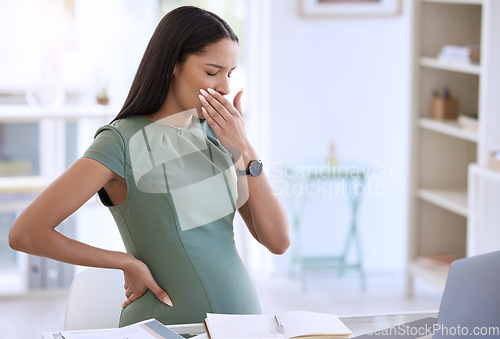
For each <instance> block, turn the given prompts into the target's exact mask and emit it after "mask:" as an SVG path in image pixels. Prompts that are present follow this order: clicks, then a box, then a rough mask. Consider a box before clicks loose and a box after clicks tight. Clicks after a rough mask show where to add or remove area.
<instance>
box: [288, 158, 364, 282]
mask: <svg viewBox="0 0 500 339" xmlns="http://www.w3.org/2000/svg"><path fill="white" fill-rule="evenodd" d="M367 171H368V169H367V167H366V166H365V165H363V164H354V163H352V164H348V163H346V164H345V165H344V164H339V165H335V166H328V165H326V164H312V165H300V164H289V165H286V166H285V169H284V173H285V184H286V192H287V196H288V197H289V202H288V205H289V208H290V211H291V214H292V232H293V237H294V239H295V241H293V242H292V268H291V271H292V272H293V271H294V270H298V272H299V276H300V279H301V283H302V288H303V289H305V272H306V271H307V270H311V269H322V268H334V269H338V270H340V272H341V273H342V272H343V270H344V269H347V268H350V269H356V270H357V271H359V275H360V280H361V287H362V289H363V290H364V289H365V287H366V279H365V275H364V271H363V264H362V253H361V241H360V239H359V233H358V221H357V215H358V207H359V203H360V200H361V196H362V195H363V194H364V192H365V177H366V173H367ZM327 180H341V183H342V187H341V188H342V190H341V191H337V192H332V190H331V186H329V187H328V188H329V189H328V190H326V189H323V188H324V187H322V186H321V185H322V184H326V182H325V181H327ZM311 187H312V192H311ZM315 189H316V190H317V191H314V190H315ZM327 191H328V192H327ZM346 192H347V194H345V193H346ZM315 193H316V194H320V193H321V194H325V193H328V195H329V197H331V196H333V195H344V194H345V195H347V196H348V197H349V203H350V209H351V210H350V212H351V213H350V217H351V220H350V225H349V226H348V232H347V237H346V239H345V245H344V248H343V251H342V254H341V255H339V256H330V257H324V256H323V257H307V256H304V255H303V253H302V248H301V244H300V241H299V239H300V228H301V223H302V217H303V213H304V209H305V206H306V202H307V197H308V195H312V194H315ZM351 247H353V248H354V250H355V251H356V252H355V253H356V256H357V258H356V260H355V261H354V262H352V263H348V262H347V256H348V254H349V251H350V250H351Z"/></svg>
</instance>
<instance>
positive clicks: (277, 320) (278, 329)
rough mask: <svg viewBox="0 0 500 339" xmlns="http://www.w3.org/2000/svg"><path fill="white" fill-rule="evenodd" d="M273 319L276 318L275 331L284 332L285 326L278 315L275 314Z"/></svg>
mask: <svg viewBox="0 0 500 339" xmlns="http://www.w3.org/2000/svg"><path fill="white" fill-rule="evenodd" d="M274 320H276V331H277V332H278V333H281V334H283V333H285V328H284V327H283V324H282V323H281V321H280V318H278V316H277V315H275V316H274Z"/></svg>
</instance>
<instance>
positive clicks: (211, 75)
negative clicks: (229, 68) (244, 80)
mask: <svg viewBox="0 0 500 339" xmlns="http://www.w3.org/2000/svg"><path fill="white" fill-rule="evenodd" d="M217 74H219V72H217V73H208V72H207V75H208V76H210V77H214V76H216V75H217ZM227 77H228V78H230V77H231V74H228V75H227Z"/></svg>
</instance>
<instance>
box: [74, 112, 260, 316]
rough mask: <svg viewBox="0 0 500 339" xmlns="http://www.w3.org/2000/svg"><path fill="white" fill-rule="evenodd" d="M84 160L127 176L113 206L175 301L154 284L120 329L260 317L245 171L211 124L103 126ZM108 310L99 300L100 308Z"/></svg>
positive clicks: (129, 241)
mask: <svg viewBox="0 0 500 339" xmlns="http://www.w3.org/2000/svg"><path fill="white" fill-rule="evenodd" d="M83 156H84V157H87V158H92V159H94V160H97V161H99V162H100V163H102V164H103V165H105V166H106V167H108V168H109V169H111V170H112V171H113V172H115V173H116V174H118V175H119V176H121V177H123V178H124V179H125V180H126V183H127V198H126V201H125V202H123V203H122V204H120V205H117V206H112V205H111V201H110V200H109V197H107V194H106V192H105V191H104V190H101V191H100V192H99V195H100V198H101V201H102V202H103V203H104V204H105V205H107V206H108V208H109V210H110V211H111V214H112V215H113V217H114V219H115V221H116V224H117V226H118V228H119V231H120V234H121V237H122V240H123V242H124V244H125V248H126V250H127V252H128V253H131V254H132V255H133V256H134V257H136V258H137V259H139V260H141V261H143V262H144V263H145V264H146V265H147V266H148V267H149V269H150V270H151V273H152V274H153V277H154V278H155V280H156V282H157V283H158V284H159V285H160V287H161V288H162V289H164V290H165V291H166V292H167V294H168V295H169V296H170V298H171V299H172V302H173V304H174V306H173V307H169V306H168V305H165V304H164V303H162V302H161V301H160V300H158V298H157V297H156V296H155V295H154V294H153V293H152V292H151V291H150V290H147V292H146V293H145V294H144V295H143V296H141V297H140V298H139V299H137V300H136V301H134V302H133V303H132V304H130V305H129V306H127V307H126V308H124V309H123V311H122V314H121V318H120V326H125V325H128V324H131V323H134V322H137V321H141V320H145V319H149V318H156V319H158V320H159V321H161V322H162V323H164V324H166V325H168V324H180V323H199V322H202V321H203V319H204V318H205V317H206V313H207V312H211V313H227V314H259V313H260V312H261V309H260V304H259V301H258V297H257V294H256V291H255V288H254V286H253V284H252V282H251V280H250V277H249V275H248V272H247V271H246V269H245V266H244V265H243V263H242V261H241V259H240V257H239V255H238V253H237V250H236V247H235V242H234V234H233V218H234V214H235V211H236V204H235V202H236V198H237V196H238V192H237V189H236V179H237V178H236V173H235V169H234V166H233V162H232V158H231V155H230V153H228V152H227V151H226V150H225V148H224V147H223V146H222V145H221V144H220V142H219V141H218V139H217V137H216V135H215V133H214V132H213V130H212V129H211V128H210V126H209V125H208V123H207V122H206V121H201V120H199V119H198V118H195V117H193V119H192V123H191V125H190V126H189V127H187V128H184V129H176V128H172V127H169V126H166V125H162V124H160V122H151V121H150V120H148V119H145V118H143V117H140V116H132V117H128V118H124V119H120V120H118V121H115V122H113V123H112V124H110V125H106V126H103V127H101V128H99V129H98V131H97V132H96V137H95V139H94V142H93V143H92V145H91V146H90V147H89V148H88V150H87V151H86V152H85V153H84V155H83ZM97 307H98V306H97Z"/></svg>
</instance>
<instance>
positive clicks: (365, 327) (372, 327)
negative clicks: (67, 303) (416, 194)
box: [42, 310, 438, 339]
mask: <svg viewBox="0 0 500 339" xmlns="http://www.w3.org/2000/svg"><path fill="white" fill-rule="evenodd" d="M437 314H438V311H437V310H431V311H418V312H404V313H400V312H396V313H389V314H361V315H346V316H340V319H341V320H342V322H343V323H344V324H345V325H346V326H347V327H349V329H350V330H351V331H352V332H353V336H358V335H361V334H366V333H370V332H375V331H378V330H381V329H384V328H388V327H392V326H395V325H398V324H403V323H406V322H409V321H414V320H418V319H422V318H426V317H437ZM168 328H170V329H171V330H173V331H175V332H177V333H179V334H193V335H197V334H201V333H205V327H204V326H203V324H185V325H171V326H168ZM58 333H59V332H57V331H54V332H44V333H42V339H54V338H59V337H58V336H54V334H58Z"/></svg>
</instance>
